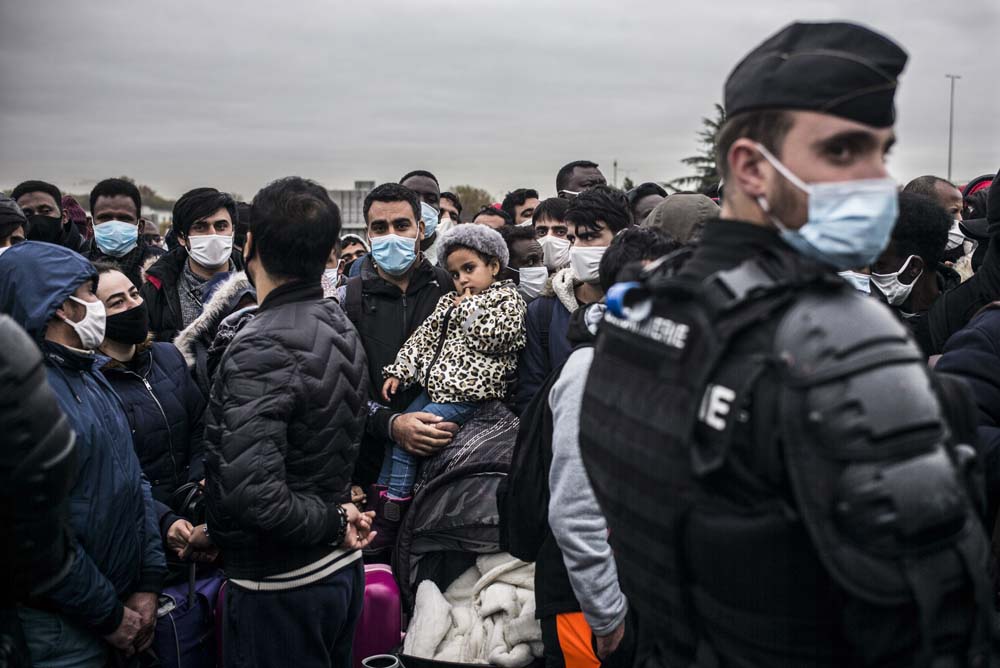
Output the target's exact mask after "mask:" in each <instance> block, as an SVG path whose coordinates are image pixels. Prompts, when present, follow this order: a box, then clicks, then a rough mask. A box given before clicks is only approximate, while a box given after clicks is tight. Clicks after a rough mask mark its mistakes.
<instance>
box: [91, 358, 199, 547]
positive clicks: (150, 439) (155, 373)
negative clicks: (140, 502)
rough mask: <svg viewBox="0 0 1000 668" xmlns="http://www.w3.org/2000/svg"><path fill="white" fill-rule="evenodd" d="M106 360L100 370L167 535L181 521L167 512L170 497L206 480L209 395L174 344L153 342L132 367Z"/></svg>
mask: <svg viewBox="0 0 1000 668" xmlns="http://www.w3.org/2000/svg"><path fill="white" fill-rule="evenodd" d="M106 362H107V363H106V364H104V366H103V367H101V371H102V372H103V373H104V375H105V377H106V378H107V379H108V381H109V382H110V383H111V386H112V387H113V388H114V389H115V392H117V393H118V396H119V397H121V400H122V403H123V404H125V415H126V417H127V418H128V422H129V425H130V426H131V429H132V445H133V447H134V448H135V454H136V456H138V457H139V464H140V465H141V466H142V472H143V473H144V474H145V475H146V478H147V479H148V480H149V484H150V486H151V487H152V493H153V498H154V499H155V500H156V501H157V502H158V505H159V506H160V508H159V510H160V512H159V514H160V517H161V522H162V524H161V531H165V530H166V529H167V528H169V526H170V524H173V521H174V520H176V519H177V517H176V516H175V515H174V514H173V513H169V512H168V509H167V506H169V504H170V497H171V495H172V494H173V493H174V491H175V490H176V489H177V488H178V487H180V486H181V485H183V484H185V483H187V482H194V481H198V480H201V479H202V478H204V477H205V466H204V462H203V461H202V451H203V443H202V433H203V432H204V423H203V419H202V414H203V413H204V412H205V397H204V395H202V393H201V390H199V389H198V386H197V385H196V384H195V382H194V379H193V378H192V377H191V374H189V373H188V368H187V364H186V363H185V362H184V357H183V356H181V353H180V351H179V350H178V349H177V348H176V347H175V346H174V345H173V344H171V343H160V342H152V344H151V345H150V346H149V347H146V348H142V349H140V351H139V352H137V353H136V355H135V357H134V358H133V359H132V361H131V362H129V363H128V364H121V363H119V362H115V361H113V360H106ZM147 384H148V388H147Z"/></svg>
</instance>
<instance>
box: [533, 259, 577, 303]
mask: <svg viewBox="0 0 1000 668" xmlns="http://www.w3.org/2000/svg"><path fill="white" fill-rule="evenodd" d="M581 283H582V281H580V280H579V279H577V278H576V277H575V276H573V269H572V268H571V267H563V268H562V269H560V270H559V271H557V272H556V273H554V274H552V275H551V276H549V280H547V281H546V282H545V287H544V288H542V294H541V296H542V297H558V298H559V302H560V303H561V304H562V305H563V306H565V307H566V310H567V311H569V312H570V313H573V312H574V311H576V310H577V309H578V308H580V302H578V301H577V300H576V288H577V286H578V285H580V284H581Z"/></svg>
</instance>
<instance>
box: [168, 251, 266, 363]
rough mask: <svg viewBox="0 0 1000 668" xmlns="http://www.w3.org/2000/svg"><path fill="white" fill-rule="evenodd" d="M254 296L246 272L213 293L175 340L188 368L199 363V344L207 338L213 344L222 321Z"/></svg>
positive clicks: (237, 274)
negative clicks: (197, 346)
mask: <svg viewBox="0 0 1000 668" xmlns="http://www.w3.org/2000/svg"><path fill="white" fill-rule="evenodd" d="M185 257H186V256H185ZM250 293H254V289H253V286H252V285H250V281H249V279H247V275H246V272H243V271H237V272H234V273H232V274H230V276H229V278H227V279H226V280H225V281H223V282H222V283H221V284H220V285H219V286H218V287H217V288H216V289H215V291H214V292H212V298H211V299H209V301H208V303H207V304H205V308H204V309H203V310H202V312H201V315H199V316H198V317H197V318H195V319H194V321H193V322H192V323H191V324H190V325H188V326H187V327H185V328H184V329H183V330H182V331H181V333H180V334H178V335H177V338H175V339H174V345H175V346H177V348H178V350H180V351H181V354H182V355H183V356H184V360H185V361H186V362H187V364H188V366H192V365H193V364H194V363H195V343H196V342H197V341H198V340H200V339H204V340H203V342H204V343H205V344H206V345H207V344H210V343H211V342H212V339H214V338H215V332H216V331H217V330H218V329H219V325H220V324H222V321H223V320H225V319H226V318H227V317H228V316H229V315H230V314H232V313H233V311H235V310H236V305H237V304H239V302H240V300H241V299H242V298H243V297H244V296H246V295H247V294H250Z"/></svg>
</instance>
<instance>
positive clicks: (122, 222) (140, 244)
mask: <svg viewBox="0 0 1000 668" xmlns="http://www.w3.org/2000/svg"><path fill="white" fill-rule="evenodd" d="M90 214H91V216H93V218H94V245H93V248H92V249H91V251H90V259H91V260H93V261H95V262H110V263H112V264H115V265H117V266H118V267H120V268H121V270H122V273H123V274H125V275H126V276H128V278H129V280H130V281H132V284H133V285H135V287H137V288H141V287H142V283H143V280H142V273H143V268H144V267H145V266H147V262H149V260H150V259H151V258H153V257H155V256H156V254H157V250H155V249H153V248H150V246H148V245H147V244H146V240H145V239H143V238H142V237H141V236H140V235H139V226H140V221H139V217H140V216H141V215H142V195H141V194H140V193H139V189H138V188H136V186H135V184H134V183H132V182H131V181H126V180H125V179H105V180H103V181H101V182H100V183H98V184H97V185H96V186H94V188H93V190H91V191H90Z"/></svg>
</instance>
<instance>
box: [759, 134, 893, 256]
mask: <svg viewBox="0 0 1000 668" xmlns="http://www.w3.org/2000/svg"><path fill="white" fill-rule="evenodd" d="M757 150H758V151H760V154H761V155H763V156H764V158H765V159H766V160H767V161H768V162H769V163H771V165H772V166H773V167H774V168H775V169H776V170H777V171H778V173H780V174H781V175H782V176H784V177H785V179H787V180H788V182H789V183H791V184H792V185H794V186H795V187H796V188H798V189H799V190H801V191H803V192H804V193H806V195H807V196H808V203H809V217H808V218H807V219H806V223H805V225H803V226H802V227H800V228H799V229H797V230H793V229H790V228H788V227H786V226H785V224H784V223H783V222H782V221H780V220H778V218H777V217H776V216H774V215H773V214H772V213H771V210H770V206H769V205H768V203H767V200H766V199H765V198H764V197H763V196H761V197H758V198H757V203H758V204H759V205H760V208H761V209H763V210H764V213H766V214H767V215H768V216H769V217H770V219H771V222H773V223H774V224H775V226H776V227H777V228H778V229H779V230H780V231H781V238H782V239H784V240H785V242H786V243H787V244H788V245H789V246H791V247H792V248H794V249H795V250H796V251H798V252H799V253H801V254H802V255H805V256H806V257H810V258H812V259H814V260H819V261H820V262H824V263H826V264H828V265H830V266H832V267H833V268H835V269H838V270H845V269H851V268H852V267H866V266H868V265H870V264H871V263H872V262H874V261H875V259H876V258H877V257H878V256H879V255H880V254H881V253H882V251H883V250H885V247H886V246H887V245H888V243H889V237H890V236H891V235H892V228H893V227H894V226H895V224H896V216H897V214H898V212H899V193H898V192H897V190H896V182H895V181H893V180H892V179H861V180H854V181H831V182H822V183H806V182H804V181H803V180H802V179H800V178H799V177H798V176H796V175H795V174H793V173H792V171H791V170H790V169H788V167H786V166H785V165H783V164H782V163H781V161H780V160H778V159H777V158H775V157H774V156H773V155H772V154H771V152H770V151H768V150H767V148H765V147H764V146H763V145H762V144H757Z"/></svg>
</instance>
